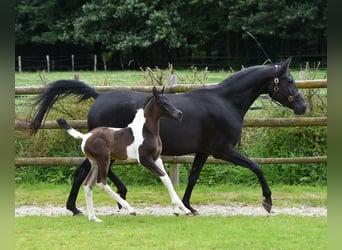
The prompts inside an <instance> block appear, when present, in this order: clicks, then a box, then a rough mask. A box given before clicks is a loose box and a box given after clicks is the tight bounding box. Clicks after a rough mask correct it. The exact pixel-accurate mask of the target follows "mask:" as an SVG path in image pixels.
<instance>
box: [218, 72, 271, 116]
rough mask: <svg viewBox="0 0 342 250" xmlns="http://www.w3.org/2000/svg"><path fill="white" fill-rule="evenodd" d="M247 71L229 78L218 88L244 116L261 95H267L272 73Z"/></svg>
mask: <svg viewBox="0 0 342 250" xmlns="http://www.w3.org/2000/svg"><path fill="white" fill-rule="evenodd" d="M245 70H246V71H241V72H239V73H237V74H235V75H233V76H231V77H229V78H228V79H227V80H225V81H224V82H222V83H221V84H220V85H219V86H218V91H219V92H220V93H221V94H222V95H224V96H225V98H226V99H227V100H229V101H231V102H233V103H234V105H236V106H238V108H239V109H240V110H241V111H242V112H243V114H245V113H246V112H247V111H248V110H249V108H250V106H251V105H252V104H253V102H254V101H255V100H256V99H257V98H258V97H259V96H260V94H262V93H266V89H267V82H268V80H269V79H270V77H271V72H270V70H267V68H262V67H255V68H252V69H245Z"/></svg>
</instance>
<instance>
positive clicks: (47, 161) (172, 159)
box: [15, 155, 327, 167]
mask: <svg viewBox="0 0 342 250" xmlns="http://www.w3.org/2000/svg"><path fill="white" fill-rule="evenodd" d="M162 159H163V161H164V163H174V164H192V163H193V161H194V156H192V155H186V156H162ZM250 159H251V160H252V161H255V162H257V163H259V164H294V163H302V164H307V163H326V162H327V156H315V157H292V158H250ZM84 160H85V157H35V158H30V157H17V158H15V166H17V167H18V166H34V165H36V166H63V165H64V166H78V165H80V164H81V163H82V162H83V161H84ZM131 164H137V161H136V160H126V161H119V160H116V161H115V162H114V165H131ZM206 164H225V165H227V164H231V163H229V162H227V161H224V160H219V159H215V158H213V157H209V158H208V160H207V162H206Z"/></svg>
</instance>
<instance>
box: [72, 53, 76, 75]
mask: <svg viewBox="0 0 342 250" xmlns="http://www.w3.org/2000/svg"><path fill="white" fill-rule="evenodd" d="M71 71H72V72H74V71H75V56H74V54H72V55H71Z"/></svg>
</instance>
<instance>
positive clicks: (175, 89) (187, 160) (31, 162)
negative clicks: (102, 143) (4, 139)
mask: <svg viewBox="0 0 342 250" xmlns="http://www.w3.org/2000/svg"><path fill="white" fill-rule="evenodd" d="M296 84H297V87H298V88H327V80H326V79H324V80H303V81H296ZM210 85H212V84H196V85H193V84H177V85H173V86H171V87H166V89H165V92H167V93H180V92H185V91H188V90H191V89H194V88H200V87H205V86H210ZM43 88H44V86H39V87H16V88H15V95H34V94H39V93H41V92H42V90H43ZM94 88H95V89H96V90H97V91H100V92H102V91H111V90H116V89H126V90H132V91H142V92H150V91H151V88H152V86H95V87H94ZM327 120H328V119H327V117H300V118H299V117H298V118H245V120H244V124H243V126H244V127H295V126H327ZM68 122H69V123H70V125H71V126H72V127H75V128H87V121H86V120H73V121H68ZM29 128H30V127H29V124H28V123H27V122H25V121H20V120H16V121H15V129H20V130H21V129H24V130H25V129H29ZM41 129H60V127H59V125H58V124H57V123H56V122H55V121H46V122H45V123H44V124H43V125H42V126H41ZM162 158H163V161H164V162H166V163H170V177H171V179H172V182H173V184H174V185H178V181H179V180H178V174H179V169H178V164H191V163H192V162H193V160H194V156H192V155H186V156H173V157H171V156H163V157H162ZM84 159H85V158H84V157H35V158H29V157H16V158H15V166H16V167H18V166H61V165H66V166H68V165H69V166H73V165H75V166H77V165H80V164H81V163H82V162H83V161H84ZM250 159H251V160H253V161H255V162H257V163H259V164H293V163H301V164H306V163H326V162H327V156H316V157H293V158H250ZM136 163H137V162H136V161H135V160H127V161H115V163H114V164H115V165H129V164H136ZM207 163H208V164H229V162H226V161H223V160H219V159H215V158H213V157H209V158H208V160H207Z"/></svg>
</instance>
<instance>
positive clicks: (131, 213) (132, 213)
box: [129, 212, 137, 216]
mask: <svg viewBox="0 0 342 250" xmlns="http://www.w3.org/2000/svg"><path fill="white" fill-rule="evenodd" d="M129 214H130V215H132V216H136V215H137V213H136V212H130V213H129Z"/></svg>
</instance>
